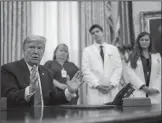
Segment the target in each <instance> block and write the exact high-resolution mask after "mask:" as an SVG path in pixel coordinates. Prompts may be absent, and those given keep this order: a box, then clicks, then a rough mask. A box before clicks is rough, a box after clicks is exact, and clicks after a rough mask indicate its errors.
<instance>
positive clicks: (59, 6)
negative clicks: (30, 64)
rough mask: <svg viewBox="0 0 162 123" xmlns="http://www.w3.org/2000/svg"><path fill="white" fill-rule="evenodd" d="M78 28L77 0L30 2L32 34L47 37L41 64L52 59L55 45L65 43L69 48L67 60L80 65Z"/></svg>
mask: <svg viewBox="0 0 162 123" xmlns="http://www.w3.org/2000/svg"><path fill="white" fill-rule="evenodd" d="M78 28H79V19H78V2H76V1H61V2H60V1H48V2H40V1H35V2H32V34H35V35H42V36H45V37H46V39H47V43H46V49H45V53H44V56H43V59H42V61H41V64H44V63H45V62H46V61H48V60H52V59H53V53H54V50H55V48H56V46H57V45H58V44H60V43H65V44H67V45H68V48H69V55H70V59H69V60H70V61H72V62H73V63H75V64H76V65H77V66H78V67H80V66H79V65H80V61H79V31H78V30H79V29H78Z"/></svg>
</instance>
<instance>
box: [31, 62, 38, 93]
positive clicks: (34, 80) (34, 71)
mask: <svg viewBox="0 0 162 123" xmlns="http://www.w3.org/2000/svg"><path fill="white" fill-rule="evenodd" d="M37 81H38V74H37V69H36V66H35V65H34V66H33V68H32V72H31V74H30V85H29V91H30V93H33V92H34V91H35V89H36V84H37Z"/></svg>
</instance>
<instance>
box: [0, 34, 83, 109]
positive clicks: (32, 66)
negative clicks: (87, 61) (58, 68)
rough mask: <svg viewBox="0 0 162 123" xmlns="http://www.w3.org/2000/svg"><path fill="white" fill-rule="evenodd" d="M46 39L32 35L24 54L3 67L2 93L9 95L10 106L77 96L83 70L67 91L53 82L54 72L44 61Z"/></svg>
mask: <svg viewBox="0 0 162 123" xmlns="http://www.w3.org/2000/svg"><path fill="white" fill-rule="evenodd" d="M45 44H46V39H45V38H44V37H42V36H28V37H26V39H25V40H24V43H23V51H24V58H23V59H21V60H19V61H15V62H11V63H7V64H5V65H3V66H2V68H1V82H2V89H1V91H2V97H7V106H8V107H26V106H32V105H34V106H35V105H41V106H43V105H59V104H63V103H66V102H68V101H70V100H71V99H72V98H74V97H75V96H76V95H75V92H76V90H77V89H78V88H79V87H80V85H81V84H82V82H81V81H82V74H81V72H77V74H76V75H75V76H74V77H73V79H72V80H70V81H68V82H67V83H68V87H67V88H66V89H65V91H64V93H60V92H58V91H57V89H56V88H55V86H54V85H53V78H52V72H51V71H50V70H49V69H47V68H45V67H44V66H42V65H39V64H40V61H41V59H42V57H43V54H44V51H45Z"/></svg>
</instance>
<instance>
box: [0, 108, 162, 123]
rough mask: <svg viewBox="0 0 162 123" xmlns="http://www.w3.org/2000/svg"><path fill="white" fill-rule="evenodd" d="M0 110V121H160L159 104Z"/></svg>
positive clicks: (119, 122) (137, 122) (161, 119)
mask: <svg viewBox="0 0 162 123" xmlns="http://www.w3.org/2000/svg"><path fill="white" fill-rule="evenodd" d="M36 109H37V113H34V107H33V108H24V109H8V110H1V121H2V123H6V122H7V123H44V122H45V123H84V122H86V123H87V122H88V123H92V122H93V123H94V122H103V123H104V122H106V123H107V122H110V123H112V122H113V123H161V122H162V117H161V106H160V105H152V106H151V107H113V106H112V107H111V106H110V107H109V106H107V107H104V108H103V107H101V108H100V107H97V108H95V107H91V108H88V107H86V108H84V107H83V106H81V108H79V106H77V107H74V106H73V107H71V106H70V107H68V106H57V107H44V108H42V109H41V108H39V107H38V108H36Z"/></svg>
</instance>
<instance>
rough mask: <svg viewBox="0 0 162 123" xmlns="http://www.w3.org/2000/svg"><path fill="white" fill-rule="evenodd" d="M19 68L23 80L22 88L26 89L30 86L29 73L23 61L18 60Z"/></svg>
mask: <svg viewBox="0 0 162 123" xmlns="http://www.w3.org/2000/svg"><path fill="white" fill-rule="evenodd" d="M20 67H21V71H22V72H21V75H22V77H23V79H24V86H25V87H26V86H28V85H29V84H30V72H29V69H28V67H27V64H26V62H25V60H24V59H21V60H20Z"/></svg>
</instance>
